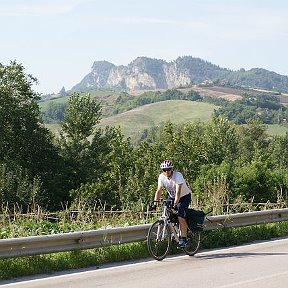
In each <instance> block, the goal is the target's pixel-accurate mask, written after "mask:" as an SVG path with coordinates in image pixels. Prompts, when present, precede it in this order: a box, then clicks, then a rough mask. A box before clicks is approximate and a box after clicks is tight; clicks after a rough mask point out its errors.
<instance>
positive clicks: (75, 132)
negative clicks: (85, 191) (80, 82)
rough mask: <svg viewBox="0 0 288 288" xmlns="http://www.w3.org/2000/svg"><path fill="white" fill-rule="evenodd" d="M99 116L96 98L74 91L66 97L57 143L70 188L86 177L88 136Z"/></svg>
mask: <svg viewBox="0 0 288 288" xmlns="http://www.w3.org/2000/svg"><path fill="white" fill-rule="evenodd" d="M100 118H101V105H100V103H99V102H98V101H97V100H96V99H92V98H91V96H90V95H89V94H87V95H84V96H80V94H78V93H75V94H73V95H71V96H70V98H69V102H68V107H67V110H66V113H65V117H64V121H63V123H62V132H61V136H60V142H59V144H60V147H61V151H62V152H61V153H62V155H63V157H64V159H65V161H66V165H67V169H68V173H69V176H68V178H69V182H70V184H69V187H71V188H76V187H79V186H80V184H81V183H86V182H87V179H89V174H90V171H91V165H92V163H93V159H91V155H90V154H91V141H90V138H93V134H94V133H95V132H96V129H97V127H96V124H97V123H98V122H99V121H100ZM89 137H90V138H89Z"/></svg>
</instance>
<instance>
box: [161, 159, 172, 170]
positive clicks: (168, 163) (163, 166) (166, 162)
mask: <svg viewBox="0 0 288 288" xmlns="http://www.w3.org/2000/svg"><path fill="white" fill-rule="evenodd" d="M160 168H161V169H170V168H173V162H172V161H171V160H164V161H163V162H162V163H161V165H160Z"/></svg>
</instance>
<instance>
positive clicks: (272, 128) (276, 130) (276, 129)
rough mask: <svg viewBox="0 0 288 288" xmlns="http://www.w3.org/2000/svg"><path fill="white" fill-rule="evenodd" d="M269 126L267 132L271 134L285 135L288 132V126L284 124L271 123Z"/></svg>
mask: <svg viewBox="0 0 288 288" xmlns="http://www.w3.org/2000/svg"><path fill="white" fill-rule="evenodd" d="M267 126H268V128H267V133H268V134H269V135H273V136H281V135H285V133H287V132H288V127H285V126H283V125H278V124H271V125H267Z"/></svg>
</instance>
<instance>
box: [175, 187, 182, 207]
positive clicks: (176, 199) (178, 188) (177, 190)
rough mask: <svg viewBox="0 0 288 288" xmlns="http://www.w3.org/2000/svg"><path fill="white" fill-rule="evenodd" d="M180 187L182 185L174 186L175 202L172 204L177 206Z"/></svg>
mask: <svg viewBox="0 0 288 288" xmlns="http://www.w3.org/2000/svg"><path fill="white" fill-rule="evenodd" d="M182 185H183V184H176V193H175V200H174V204H175V205H177V204H178V202H179V200H180V194H181V190H182Z"/></svg>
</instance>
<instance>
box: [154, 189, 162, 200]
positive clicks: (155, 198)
mask: <svg viewBox="0 0 288 288" xmlns="http://www.w3.org/2000/svg"><path fill="white" fill-rule="evenodd" d="M161 194H162V186H158V188H157V190H156V192H155V196H154V201H159V200H160V197H161Z"/></svg>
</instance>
